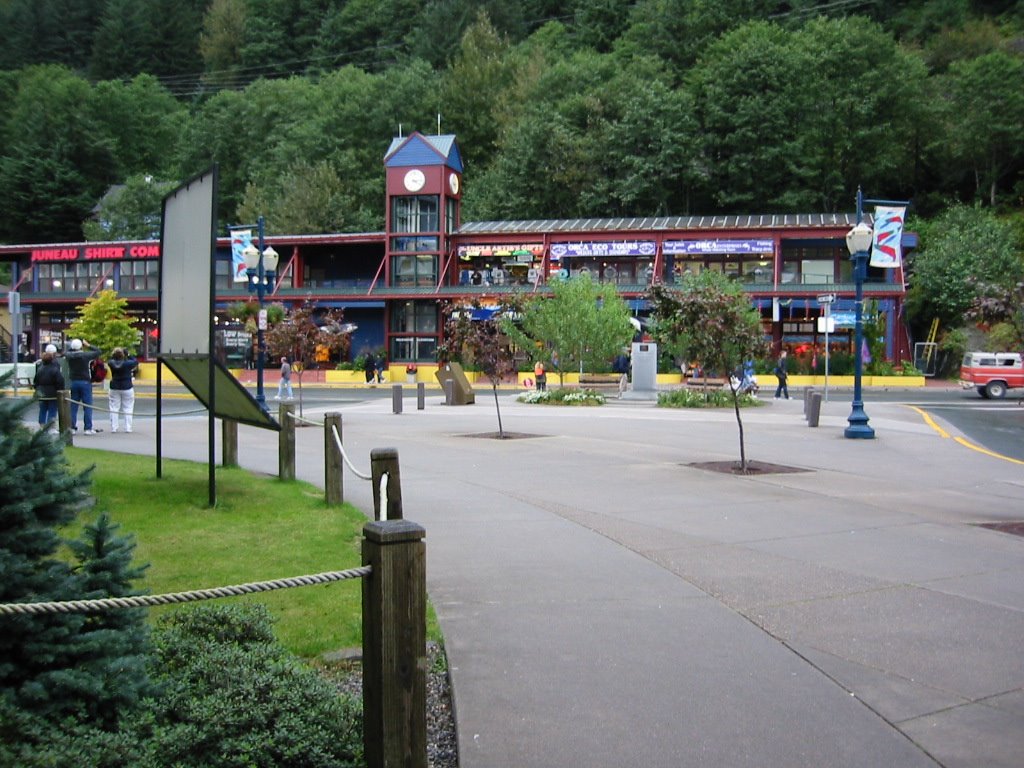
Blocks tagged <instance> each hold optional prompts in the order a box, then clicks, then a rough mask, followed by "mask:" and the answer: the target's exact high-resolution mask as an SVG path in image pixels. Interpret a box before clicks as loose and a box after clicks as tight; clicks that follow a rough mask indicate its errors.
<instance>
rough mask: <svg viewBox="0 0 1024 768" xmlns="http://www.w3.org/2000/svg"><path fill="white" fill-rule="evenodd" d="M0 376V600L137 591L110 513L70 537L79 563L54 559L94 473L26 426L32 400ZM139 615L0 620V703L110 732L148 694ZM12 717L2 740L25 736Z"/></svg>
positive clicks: (128, 545)
mask: <svg viewBox="0 0 1024 768" xmlns="http://www.w3.org/2000/svg"><path fill="white" fill-rule="evenodd" d="M2 388H3V381H0V603H19V602H42V601H51V600H72V599H84V598H96V597H109V596H124V595H128V594H131V593H132V592H131V582H132V580H134V579H136V578H138V576H139V575H140V574H141V572H142V569H141V568H137V567H133V566H132V563H131V557H132V551H133V549H134V544H133V543H132V542H131V540H130V539H126V538H123V537H119V536H117V535H116V526H113V525H111V523H110V520H109V518H108V517H107V516H106V515H105V514H104V515H100V517H99V519H98V520H97V521H96V522H95V523H94V524H91V525H87V526H86V527H85V529H84V532H83V537H82V539H81V540H80V541H77V542H69V546H70V547H71V549H72V552H73V553H74V554H75V556H76V558H77V564H74V565H73V564H72V563H69V562H67V561H65V560H62V559H60V558H59V557H57V555H58V550H59V548H60V546H61V544H62V540H61V537H60V535H59V528H60V527H62V526H65V525H67V524H69V523H71V522H72V521H73V520H74V519H75V516H76V514H77V513H78V511H79V510H80V509H82V508H83V506H84V505H85V503H86V501H87V499H88V496H87V491H88V485H89V482H90V477H89V472H90V471H89V470H86V471H85V472H83V473H81V474H78V475H75V474H73V473H72V472H71V471H70V468H69V467H68V464H67V460H66V459H65V457H64V455H63V447H62V443H60V442H59V441H58V440H57V439H56V438H54V437H52V436H51V435H49V434H48V433H46V432H45V431H39V432H32V431H30V430H29V429H28V428H27V427H26V426H25V424H24V422H23V416H24V413H25V411H26V409H28V408H29V407H31V401H27V400H25V401H19V400H13V399H11V398H9V397H7V396H6V395H4V394H2ZM147 652H148V644H147V635H146V628H145V618H144V614H143V613H142V612H141V611H138V610H135V611H122V610H118V611H114V612H110V613H103V614H83V613H54V614H41V615H28V614H25V615H21V614H17V615H13V616H6V615H4V616H0V703H2V704H3V707H2V708H3V709H14V710H17V711H20V712H22V713H24V714H26V715H30V716H34V717H37V718H42V719H44V720H45V721H48V722H50V723H52V724H54V725H56V724H57V723H58V722H61V721H63V720H64V719H65V718H72V719H73V720H74V721H77V722H78V723H81V724H84V725H88V726H90V727H96V728H104V727H109V726H112V725H114V724H115V723H116V720H117V719H118V717H119V716H120V715H121V714H123V712H124V711H127V709H128V708H129V707H130V706H131V705H132V704H134V703H135V702H136V701H138V700H139V698H140V697H141V696H142V695H144V694H145V693H146V692H147V691H148V685H149V684H148V679H147V676H146V672H145V664H146V660H147V656H146V654H147ZM14 727H15V726H13V725H12V723H11V722H10V721H9V720H8V718H4V721H3V724H0V740H2V741H4V742H8V741H12V742H13V741H22V740H24V739H26V738H32V736H31V735H27V734H25V733H21V732H17V731H15V730H14Z"/></svg>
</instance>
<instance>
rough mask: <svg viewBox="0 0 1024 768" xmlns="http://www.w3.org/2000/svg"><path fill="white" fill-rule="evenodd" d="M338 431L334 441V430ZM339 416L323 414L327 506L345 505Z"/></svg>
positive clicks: (337, 414) (338, 414)
mask: <svg viewBox="0 0 1024 768" xmlns="http://www.w3.org/2000/svg"><path fill="white" fill-rule="evenodd" d="M335 429H337V430H338V439H337V440H335V439H334V430H335ZM340 440H341V414H340V413H325V414H324V488H325V491H326V493H325V500H326V502H327V505H328V506H337V505H338V504H344V503H345V471H344V467H343V466H342V457H341V448H339V447H338V442H339V441H340Z"/></svg>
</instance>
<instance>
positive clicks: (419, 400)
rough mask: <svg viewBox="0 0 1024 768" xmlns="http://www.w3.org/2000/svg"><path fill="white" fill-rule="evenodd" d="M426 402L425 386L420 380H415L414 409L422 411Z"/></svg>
mask: <svg viewBox="0 0 1024 768" xmlns="http://www.w3.org/2000/svg"><path fill="white" fill-rule="evenodd" d="M426 404H427V386H426V384H424V383H423V382H422V381H418V382H416V410H417V411H422V410H423V409H424V408H425V407H426Z"/></svg>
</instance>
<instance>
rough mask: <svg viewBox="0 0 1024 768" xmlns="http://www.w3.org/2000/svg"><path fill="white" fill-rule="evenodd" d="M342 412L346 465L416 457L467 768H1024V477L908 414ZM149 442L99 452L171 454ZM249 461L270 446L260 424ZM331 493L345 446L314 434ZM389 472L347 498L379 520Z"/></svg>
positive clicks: (407, 495) (350, 490)
mask: <svg viewBox="0 0 1024 768" xmlns="http://www.w3.org/2000/svg"><path fill="white" fill-rule="evenodd" d="M325 410H327V411H329V410H337V411H340V412H341V413H342V414H343V417H342V418H343V432H344V438H345V446H346V451H347V452H348V454H349V455H350V457H351V458H352V460H353V462H354V463H355V464H356V465H357V466H359V467H361V468H362V469H363V470H364V471H366V470H368V468H369V452H370V450H371V449H372V448H380V447H393V448H397V449H398V451H399V457H400V462H401V478H402V491H403V502H404V509H405V516H406V518H408V519H410V520H414V521H416V522H418V523H421V524H422V525H423V526H424V527H425V528H426V531H427V579H428V589H429V592H430V598H431V600H432V602H433V605H434V606H435V608H436V610H437V613H438V616H439V619H440V622H441V627H442V629H443V631H444V634H445V639H446V645H447V651H448V656H449V662H450V665H451V676H452V681H453V687H454V702H455V709H456V719H457V723H458V731H459V747H460V755H461V764H462V766H463V768H502V767H504V766H507V767H508V768H529V767H536V768H542V767H551V766H554V767H559V766H586V767H587V768H604V767H607V768H623V767H624V766H645V767H646V768H656V767H659V766H665V767H666V768H668V767H669V766H671V767H673V768H675V767H677V766H722V767H726V768H743V767H745V766H750V767H751V768H755V767H756V768H794V767H795V766H813V767H814V768H824V767H825V766H858V767H863V768H879V767H882V766H908V767H914V766H937V765H941V766H948V767H950V768H952V767H953V766H972V768H975V767H977V766H1007V767H1009V766H1014V767H1016V768H1019V766H1021V765H1024V653H1022V648H1024V646H1022V640H1024V538H1021V537H1018V536H1013V535H1010V534H1006V533H1000V532H997V531H993V530H989V529H986V528H983V527H979V526H978V525H976V524H977V523H990V522H998V521H1018V520H1024V466H1022V465H1021V464H1019V463H1012V462H1009V461H1004V460H1000V459H998V458H995V457H993V456H989V455H985V454H983V453H981V452H978V451H974V450H970V449H969V448H967V447H965V446H964V445H962V444H961V443H958V442H956V441H955V439H954V438H955V437H956V435H957V433H956V431H955V430H953V429H952V428H950V427H949V425H944V424H942V422H941V420H937V425H938V426H940V427H945V428H946V431H947V433H948V436H944V435H943V434H942V433H940V431H938V430H936V429H935V428H933V426H931V425H929V424H927V423H926V422H925V421H924V419H923V418H922V416H921V414H919V413H917V412H915V411H914V410H912V409H910V408H908V407H905V406H901V405H897V404H886V403H882V404H875V403H871V404H869V414H870V416H871V424H872V426H873V427H874V428H875V429H876V431H877V439H875V440H873V441H860V440H846V439H844V438H843V436H842V430H843V427H844V426H845V425H846V420H845V419H846V415H847V414H848V413H849V403H848V402H847V401H843V402H836V401H833V402H830V403H826V404H825V405H824V409H823V412H822V418H821V426H820V427H818V428H816V429H812V428H808V427H807V426H806V423H805V421H804V419H803V412H802V402H801V401H799V400H791V401H773V402H769V403H768V405H767V406H766V407H763V408H758V409H750V410H746V411H744V413H743V420H744V426H745V430H746V445H747V456H748V458H750V459H753V460H755V461H760V462H772V463H775V464H781V465H786V466H788V467H791V468H793V469H795V470H799V471H795V472H789V473H780V474H763V475H753V476H745V477H738V476H734V475H729V474H723V473H720V472H712V471H708V470H705V469H700V468H696V467H693V466H691V465H692V464H694V463H697V462H706V461H724V460H734V459H737V458H738V456H739V441H738V434H737V427H736V422H735V418H734V415H733V414H732V412H731V411H699V410H666V409H658V408H656V407H654V405H653V404H651V403H647V402H628V403H627V402H621V401H614V402H611V403H609V404H608V405H606V406H604V407H601V408H552V407H544V406H528V405H524V404H520V403H517V402H515V400H514V397H513V396H511V395H508V394H502V395H501V413H502V419H503V424H504V427H505V429H506V430H508V431H510V432H514V433H517V434H519V435H521V437H520V438H519V439H514V440H504V441H499V440H494V439H489V438H487V437H483V436H481V435H483V434H484V433H493V432H495V431H496V430H497V418H496V416H495V408H494V401H493V398H492V397H491V394H490V392H489V391H486V390H483V391H478V395H477V403H476V404H475V405H472V406H462V407H448V406H445V405H443V403H442V400H441V398H440V397H439V396H438V395H437V394H436V392H435V393H431V394H430V395H429V396H428V397H427V401H426V407H425V409H423V410H416V408H415V400H410V399H407V400H406V401H405V412H404V413H402V414H394V413H392V403H391V401H390V400H385V399H381V400H374V401H366V402H362V403H358V404H345V405H344V406H342V407H338V408H330V407H326V408H324V407H317V408H306V409H305V416H306V417H307V418H312V419H317V418H320V417H322V414H323V412H324V411H325ZM205 425H206V420H205V417H186V418H176V419H167V420H165V425H164V431H165V440H164V455H165V456H166V457H169V458H190V459H198V460H205V458H206V450H207V449H206V429H205ZM136 427H137V429H136V432H135V433H134V434H130V435H125V434H116V435H111V434H104V435H101V436H98V437H96V438H88V442H86V439H84V438H83V439H79V440H78V441H77V444H78V445H84V446H89V447H101V448H108V449H110V450H118V451H128V452H136V453H152V452H153V450H154V432H155V429H154V426H153V422H152V420H149V421H146V420H144V419H137V420H136ZM239 443H240V454H241V456H242V462H243V464H244V465H245V466H247V467H250V468H252V469H256V470H261V471H270V472H273V471H274V470H275V469H276V467H277V458H276V446H277V442H276V435H274V434H272V433H270V432H265V431H260V430H257V429H252V428H248V427H241V428H240V430H239ZM297 451H298V457H299V459H298V472H299V476H300V477H301V478H302V479H305V480H308V481H310V482H313V483H315V484H318V485H322V483H323V470H322V467H323V461H322V455H323V435H322V432H321V431H320V430H319V429H316V428H315V427H309V428H305V429H300V430H298V435H297ZM369 485H370V484H369V483H368V482H365V481H362V480H359V479H357V478H356V477H355V476H354V475H352V474H346V483H345V494H346V498H347V499H348V500H349V501H352V502H353V503H354V504H356V505H357V506H358V507H360V508H362V509H364V510H372V501H371V498H372V497H371V490H370V488H369Z"/></svg>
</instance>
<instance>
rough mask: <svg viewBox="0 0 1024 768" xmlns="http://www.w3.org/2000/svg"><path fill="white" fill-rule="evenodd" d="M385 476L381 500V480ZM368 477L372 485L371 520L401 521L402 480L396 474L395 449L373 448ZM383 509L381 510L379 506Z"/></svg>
mask: <svg viewBox="0 0 1024 768" xmlns="http://www.w3.org/2000/svg"><path fill="white" fill-rule="evenodd" d="M385 475H387V483H386V484H385V488H384V495H385V497H386V498H384V499H382V498H381V478H383V477H384V476H385ZM370 477H371V478H372V480H371V484H372V485H373V519H374V520H401V519H402V478H401V476H400V475H399V473H398V450H397V449H395V448H374V449H373V450H372V451H370ZM382 505H383V506H384V509H383V510H382V509H381V506H382Z"/></svg>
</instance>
